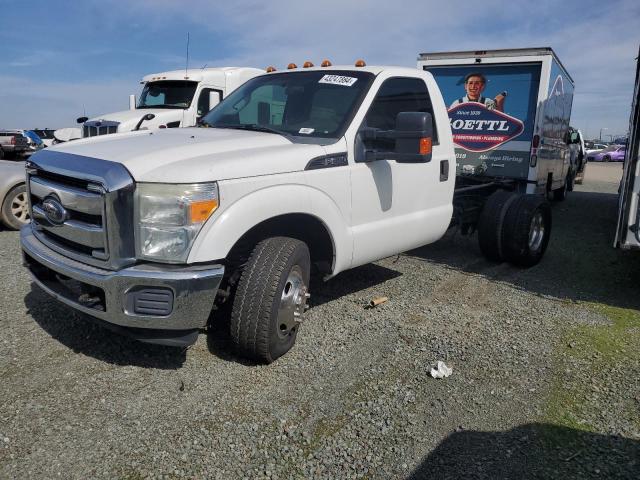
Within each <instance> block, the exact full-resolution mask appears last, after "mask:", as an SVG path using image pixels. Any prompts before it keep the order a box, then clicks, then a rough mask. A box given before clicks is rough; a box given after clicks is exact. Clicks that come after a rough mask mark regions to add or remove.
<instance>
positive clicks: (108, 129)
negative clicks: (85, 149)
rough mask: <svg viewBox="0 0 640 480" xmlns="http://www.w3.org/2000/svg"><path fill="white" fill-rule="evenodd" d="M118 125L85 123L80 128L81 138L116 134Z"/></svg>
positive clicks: (117, 123)
mask: <svg viewBox="0 0 640 480" xmlns="http://www.w3.org/2000/svg"><path fill="white" fill-rule="evenodd" d="M118 125H120V123H119V122H93V123H89V122H85V124H84V127H82V136H83V137H84V138H86V137H96V136H99V135H108V134H110V133H117V132H118Z"/></svg>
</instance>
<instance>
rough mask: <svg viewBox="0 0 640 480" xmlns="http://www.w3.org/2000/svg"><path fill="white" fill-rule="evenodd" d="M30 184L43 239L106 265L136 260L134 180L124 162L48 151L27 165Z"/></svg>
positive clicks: (36, 227)
mask: <svg viewBox="0 0 640 480" xmlns="http://www.w3.org/2000/svg"><path fill="white" fill-rule="evenodd" d="M27 187H28V193H29V199H30V208H31V228H32V229H33V233H34V235H35V236H36V237H37V238H38V240H40V241H41V242H43V243H44V244H46V245H47V246H49V247H50V248H51V249H53V250H55V251H57V252H58V253H60V254H62V255H65V256H67V257H69V258H73V259H75V260H78V261H80V262H83V263H86V264H89V265H93V266H96V267H100V268H106V269H111V270H117V269H119V268H122V267H124V266H126V265H131V264H133V263H134V262H135V258H134V257H135V245H134V237H133V231H132V228H131V225H132V224H133V191H134V183H133V179H132V178H131V176H130V175H129V173H128V172H127V170H126V169H125V168H124V167H123V166H122V165H121V164H119V163H115V162H109V161H106V160H99V159H95V158H91V157H83V156H78V155H71V154H66V153H63V152H55V151H49V152H48V151H46V150H43V151H41V152H38V153H36V154H34V155H33V156H32V158H31V159H30V161H29V162H28V163H27Z"/></svg>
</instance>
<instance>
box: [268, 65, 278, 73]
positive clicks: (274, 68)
mask: <svg viewBox="0 0 640 480" xmlns="http://www.w3.org/2000/svg"><path fill="white" fill-rule="evenodd" d="M275 71H276V67H271V66H269V67H267V73H271V72H275Z"/></svg>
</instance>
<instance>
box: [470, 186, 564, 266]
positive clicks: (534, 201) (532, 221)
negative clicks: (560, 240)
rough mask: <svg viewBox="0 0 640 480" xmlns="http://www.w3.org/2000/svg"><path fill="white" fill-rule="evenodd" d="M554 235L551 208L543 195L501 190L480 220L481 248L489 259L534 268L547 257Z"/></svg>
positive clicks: (479, 237) (484, 209) (488, 204)
mask: <svg viewBox="0 0 640 480" xmlns="http://www.w3.org/2000/svg"><path fill="white" fill-rule="evenodd" d="M550 234H551V208H550V206H549V203H548V202H547V201H546V200H545V199H544V197H542V196H540V195H529V194H527V195H518V194H515V193H513V192H506V191H498V192H495V193H494V194H493V195H491V196H490V197H489V199H488V200H487V202H486V203H485V206H484V208H483V210H482V213H481V215H480V220H479V222H478V242H479V244H480V250H481V251H482V253H483V254H484V256H485V257H486V258H488V259H489V260H492V261H495V262H500V261H507V262H509V263H511V264H513V265H518V266H521V267H532V266H533V265H536V264H537V263H538V262H539V261H540V260H541V259H542V257H543V255H544V252H545V251H546V249H547V245H548V244H549V236H550Z"/></svg>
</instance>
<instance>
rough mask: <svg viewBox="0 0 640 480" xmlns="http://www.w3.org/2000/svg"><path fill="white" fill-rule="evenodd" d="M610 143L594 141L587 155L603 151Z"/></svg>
mask: <svg viewBox="0 0 640 480" xmlns="http://www.w3.org/2000/svg"><path fill="white" fill-rule="evenodd" d="M607 147H608V145H605V144H603V143H593V144H591V147H587V150H586V152H587V155H590V154H592V153H598V152H601V151H602V150H604V149H605V148H607Z"/></svg>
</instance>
